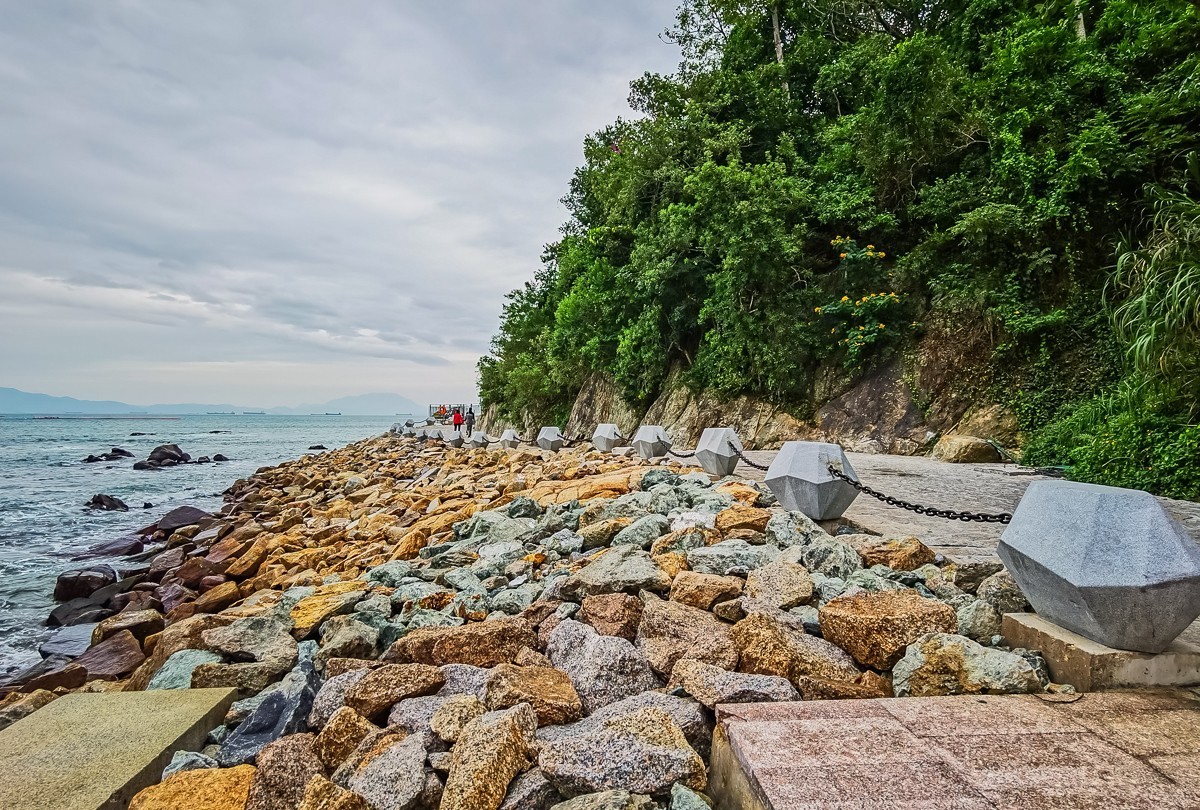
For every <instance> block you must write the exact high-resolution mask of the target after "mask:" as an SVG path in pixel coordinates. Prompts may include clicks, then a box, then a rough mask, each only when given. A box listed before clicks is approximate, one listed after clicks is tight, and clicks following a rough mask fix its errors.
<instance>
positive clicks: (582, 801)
mask: <svg viewBox="0 0 1200 810" xmlns="http://www.w3.org/2000/svg"><path fill="white" fill-rule="evenodd" d="M654 807H655V805H654V801H653V800H652V799H651V798H650V797H649V796H644V795H642V794H639V793H630V792H629V791H628V790H603V791H600V792H599V793H588V794H587V795H585V796H576V797H575V798H574V799H569V800H567V801H565V802H560V803H559V804H556V805H552V806H551V808H550V810H654Z"/></svg>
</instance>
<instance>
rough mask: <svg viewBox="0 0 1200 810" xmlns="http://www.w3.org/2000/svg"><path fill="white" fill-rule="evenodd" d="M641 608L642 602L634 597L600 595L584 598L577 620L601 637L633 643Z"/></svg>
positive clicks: (623, 594) (622, 594) (624, 594)
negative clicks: (615, 638)
mask: <svg viewBox="0 0 1200 810" xmlns="http://www.w3.org/2000/svg"><path fill="white" fill-rule="evenodd" d="M642 607H643V602H642V600H641V599H638V598H637V597H636V596H630V595H629V594H627V593H601V594H596V595H594V596H588V597H585V598H584V600H583V606H582V608H581V609H580V611H579V618H580V620H581V621H583V623H584V624H590V625H591V626H592V627H594V628H595V630H596V632H597V633H599V634H600V635H602V636H619V637H620V638H626V639H629V640H630V641H633V639H634V637H635V636H637V628H638V622H640V621H641V619H642Z"/></svg>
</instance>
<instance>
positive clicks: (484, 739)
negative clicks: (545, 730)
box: [439, 703, 537, 810]
mask: <svg viewBox="0 0 1200 810" xmlns="http://www.w3.org/2000/svg"><path fill="white" fill-rule="evenodd" d="M536 731H537V716H536V715H535V714H534V711H533V708H532V707H531V706H530V705H529V704H527V703H522V704H520V705H518V706H515V707H513V708H511V709H509V710H507V711H504V712H497V713H493V714H486V715H484V716H483V717H480V718H478V719H476V720H472V721H471V722H470V723H468V724H467V726H466V728H464V729H463V731H462V734H460V735H459V738H458V742H457V743H455V745H454V748H453V749H452V750H451V752H450V774H449V776H447V777H446V790H445V792H444V793H443V794H442V803H441V805H440V807H439V810H497V808H499V807H500V803H501V802H503V801H504V796H505V794H506V793H507V792H508V786H509V783H511V782H512V780H513V779H514V778H516V776H517V775H518V774H519V773H521V772H522V771H524V770H525V769H526V768H528V767H529V764H530V762H532V761H533V759H534V757H535V756H537V744H536V741H535V737H534V734H535V732H536Z"/></svg>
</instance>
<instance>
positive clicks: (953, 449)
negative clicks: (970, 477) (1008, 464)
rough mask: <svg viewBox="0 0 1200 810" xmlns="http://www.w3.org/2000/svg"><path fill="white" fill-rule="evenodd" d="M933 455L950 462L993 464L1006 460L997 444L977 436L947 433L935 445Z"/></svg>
mask: <svg viewBox="0 0 1200 810" xmlns="http://www.w3.org/2000/svg"><path fill="white" fill-rule="evenodd" d="M933 457H934V458H935V459H937V460H938V461H945V462H947V463H949V464H992V463H996V462H1000V461H1004V457H1003V456H1001V455H1000V451H999V450H997V449H996V447H995V445H993V444H992V443H991V442H989V441H986V440H984V439H980V438H978V437H976V436H962V435H958V434H953V433H951V434H947V435H945V436H943V437H942V438H940V439H938V443H937V444H936V445H934V447H933Z"/></svg>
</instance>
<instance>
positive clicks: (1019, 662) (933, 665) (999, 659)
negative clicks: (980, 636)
mask: <svg viewBox="0 0 1200 810" xmlns="http://www.w3.org/2000/svg"><path fill="white" fill-rule="evenodd" d="M892 688H893V689H894V690H895V692H896V697H931V696H936V695H980V694H984V695H1007V694H1026V693H1031V692H1040V691H1041V690H1042V682H1041V679H1039V678H1038V674H1037V671H1036V670H1035V669H1034V668H1033V666H1032V665H1031V664H1030V663H1029V662H1028V661H1027V660H1026V659H1025V658H1023V657H1022V656H1020V655H1017V654H1015V653H1011V652H1006V651H1004V650H997V649H993V648H991V647H983V646H981V645H979V644H976V643H975V642H974V641H971V639H969V638H965V637H964V636H958V635H952V634H948V633H930V634H928V635H925V636H921V637H920V638H919V639H917V640H916V641H914V642H913V643H912V644H911V645H909V647H908V650H907V651H906V652H905V654H904V657H903V658H901V659H900V661H899V662H897V664H896V666H895V667H894V668H893V670H892Z"/></svg>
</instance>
